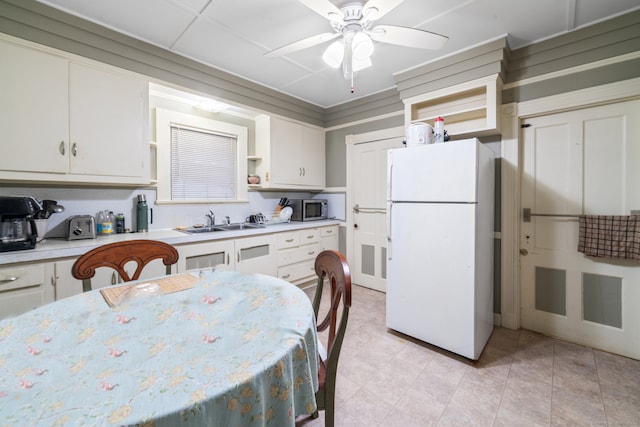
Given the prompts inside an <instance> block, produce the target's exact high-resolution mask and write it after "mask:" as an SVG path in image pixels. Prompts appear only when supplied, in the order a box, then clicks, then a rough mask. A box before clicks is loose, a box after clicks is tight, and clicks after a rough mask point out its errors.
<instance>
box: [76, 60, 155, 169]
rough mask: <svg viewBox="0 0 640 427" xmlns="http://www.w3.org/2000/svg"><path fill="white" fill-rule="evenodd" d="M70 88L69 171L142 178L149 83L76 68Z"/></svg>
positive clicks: (144, 159) (114, 74)
mask: <svg viewBox="0 0 640 427" xmlns="http://www.w3.org/2000/svg"><path fill="white" fill-rule="evenodd" d="M69 86H70V87H69V94H70V95H69V98H70V104H69V110H70V140H71V158H70V169H69V172H70V173H73V174H82V175H103V176H121V177H134V178H135V177H144V176H145V174H146V173H148V168H147V166H148V165H147V163H148V162H149V154H148V146H149V142H148V141H145V135H146V133H145V132H144V129H145V128H147V127H148V126H149V125H148V123H146V120H145V119H146V117H147V114H146V113H145V106H146V99H147V98H146V97H147V95H146V84H145V82H143V81H142V80H138V79H136V78H133V77H129V76H125V75H120V74H116V73H112V72H108V71H103V70H99V69H96V68H91V67H87V66H84V65H80V64H73V63H72V64H70V80H69ZM145 146H146V147H147V151H146V153H147V154H146V158H145V157H144V155H143V153H144V152H145V151H144V148H145ZM145 171H147V172H145ZM147 181H148V177H147Z"/></svg>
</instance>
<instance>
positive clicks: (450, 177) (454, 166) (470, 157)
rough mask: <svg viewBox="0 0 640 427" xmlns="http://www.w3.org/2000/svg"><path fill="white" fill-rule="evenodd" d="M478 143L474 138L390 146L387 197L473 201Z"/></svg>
mask: <svg viewBox="0 0 640 427" xmlns="http://www.w3.org/2000/svg"><path fill="white" fill-rule="evenodd" d="M478 144H479V142H478V140H477V139H475V138H473V139H467V140H462V141H454V142H448V143H446V144H430V145H418V146H411V147H408V148H398V149H394V150H389V158H388V162H387V164H388V168H389V170H388V174H387V184H388V187H387V197H388V199H389V200H392V201H415V202H466V203H473V202H476V201H477V199H476V194H477V191H476V188H477V180H476V176H477V173H476V171H477V152H478Z"/></svg>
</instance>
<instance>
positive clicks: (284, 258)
mask: <svg viewBox="0 0 640 427" xmlns="http://www.w3.org/2000/svg"><path fill="white" fill-rule="evenodd" d="M319 253H320V243H314V244H312V245H304V246H300V247H297V248H291V249H283V250H280V251H278V266H281V265H289V264H293V263H296V262H300V261H306V260H315V259H316V257H317V256H318V254H319Z"/></svg>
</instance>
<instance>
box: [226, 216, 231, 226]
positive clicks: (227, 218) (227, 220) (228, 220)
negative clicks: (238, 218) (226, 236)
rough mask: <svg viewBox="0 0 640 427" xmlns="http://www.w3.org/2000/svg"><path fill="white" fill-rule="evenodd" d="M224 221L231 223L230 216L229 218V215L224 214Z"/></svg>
mask: <svg viewBox="0 0 640 427" xmlns="http://www.w3.org/2000/svg"><path fill="white" fill-rule="evenodd" d="M224 222H225V224H227V225H229V224H231V218H229V216H228V215H227V216H225V217H224Z"/></svg>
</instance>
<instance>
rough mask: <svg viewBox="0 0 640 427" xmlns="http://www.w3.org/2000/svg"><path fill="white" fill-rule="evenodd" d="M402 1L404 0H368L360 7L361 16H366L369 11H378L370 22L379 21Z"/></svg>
mask: <svg viewBox="0 0 640 427" xmlns="http://www.w3.org/2000/svg"><path fill="white" fill-rule="evenodd" d="M403 1H404V0H369V1H368V2H367V3H366V4H365V5H364V6H362V14H363V15H364V16H366V15H367V11H368V10H369V9H372V8H373V9H377V10H378V11H377V12H376V14H375V15H374V16H373V19H372V20H375V19H379V18H381V17H383V16H384V15H386V14H387V13H389V12H390V11H391V10H392V9H394V8H395V7H396V6H398V5H399V4H400V3H402V2H403Z"/></svg>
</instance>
